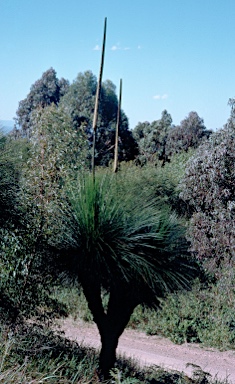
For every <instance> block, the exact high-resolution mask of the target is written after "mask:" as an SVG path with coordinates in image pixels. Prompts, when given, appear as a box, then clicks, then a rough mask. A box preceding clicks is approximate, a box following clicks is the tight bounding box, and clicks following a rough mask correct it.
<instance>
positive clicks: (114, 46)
mask: <svg viewBox="0 0 235 384" xmlns="http://www.w3.org/2000/svg"><path fill="white" fill-rule="evenodd" d="M118 49H120V48H119V47H118V46H117V45H113V46H112V48H111V50H112V51H117V50H118Z"/></svg>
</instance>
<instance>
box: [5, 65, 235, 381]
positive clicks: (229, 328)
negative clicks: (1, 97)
mask: <svg viewBox="0 0 235 384" xmlns="http://www.w3.org/2000/svg"><path fill="white" fill-rule="evenodd" d="M96 88H97V80H96V77H95V76H94V75H93V74H92V73H91V72H89V71H87V72H85V73H84V74H79V75H78V77H77V79H76V80H75V81H74V83H73V84H71V85H70V84H69V82H68V81H66V80H65V79H61V80H59V79H57V77H56V72H55V71H54V70H53V69H52V68H51V69H49V70H48V71H47V72H45V73H44V74H43V76H42V78H41V79H40V80H38V81H37V82H36V83H35V84H34V85H33V86H32V87H31V90H30V92H29V94H28V96H27V97H26V98H25V99H24V100H22V101H21V102H20V104H19V108H18V110H17V112H16V115H17V125H16V127H15V129H14V130H13V131H12V132H11V133H10V134H9V135H4V134H3V133H1V134H0V212H1V216H0V339H1V343H0V345H1V346H0V382H2V383H41V382H47V383H95V382H98V380H103V381H104V380H106V381H107V380H109V382H111V383H125V384H127V383H129V384H132V383H152V384H153V383H159V384H160V383H172V384H176V383H178V384H179V383H181V384H183V383H192V384H205V383H208V384H209V383H213V384H219V381H218V380H217V381H216V380H214V381H212V380H211V379H210V377H207V376H206V374H205V373H203V372H201V371H200V370H197V371H195V375H194V377H193V378H192V379H189V378H187V377H185V376H184V375H183V374H180V373H167V372H164V371H163V370H161V369H159V368H157V367H155V368H152V369H148V370H146V371H143V370H140V368H139V367H138V366H137V365H136V364H135V363H133V362H131V361H128V360H125V359H123V360H122V361H120V360H118V359H116V347H117V343H118V339H119V337H120V335H121V334H122V332H123V330H124V329H125V327H126V326H128V327H133V328H137V329H141V330H144V331H145V332H147V333H148V334H150V335H153V334H154V335H155V334H157V335H162V336H165V337H168V338H170V339H171V340H172V341H174V342H175V343H183V342H190V343H194V342H196V343H201V344H202V345H206V346H210V347H216V348H218V349H221V350H225V349H235V320H234V319H235V309H234V308H235V233H234V220H235V187H234V186H235V167H234V165H235V112H234V111H235V108H234V105H235V102H234V100H233V99H231V100H230V101H229V103H230V106H231V116H230V118H229V120H228V122H227V123H226V124H225V126H224V127H223V128H222V129H221V130H219V131H217V132H216V133H213V132H211V131H208V130H207V129H206V127H205V126H204V122H203V119H202V118H200V117H199V116H198V114H197V113H196V112H190V113H189V115H188V116H187V117H186V118H185V119H184V120H182V122H181V124H180V125H179V126H174V125H173V123H172V119H171V116H170V114H169V113H168V112H167V111H163V113H162V117H161V118H160V119H159V120H156V121H154V122H152V123H149V122H144V123H139V124H138V125H137V127H135V129H134V130H133V131H131V130H130V129H129V127H128V119H127V117H126V115H125V113H124V111H121V113H120V127H119V147H118V160H119V162H118V163H119V164H118V171H117V172H116V173H113V171H112V165H113V160H114V151H115V129H116V117H117V112H118V99H117V96H116V90H115V86H114V84H113V83H112V82H111V81H106V82H104V83H103V84H102V86H101V93H100V107H99V115H98V119H97V132H96V147H95V151H94V152H92V145H93V144H92V136H93V135H92V134H93V132H92V129H93V126H92V117H93V111H94V104H95V95H96ZM92 156H94V158H93V160H94V165H95V172H93V174H92V172H91V171H93V170H91V166H90V164H91V163H92ZM69 315H70V316H73V317H74V318H82V319H83V320H85V321H94V322H95V323H96V324H97V326H98V330H99V332H100V335H101V341H102V349H101V353H100V355H99V356H98V355H97V354H96V352H95V351H94V350H92V349H86V348H84V347H83V346H79V345H77V344H76V343H75V342H71V341H68V340H66V339H65V338H64V337H63V335H62V334H55V333H54V332H53V331H52V324H53V321H54V319H55V318H56V317H57V318H58V317H59V318H60V317H64V316H69Z"/></svg>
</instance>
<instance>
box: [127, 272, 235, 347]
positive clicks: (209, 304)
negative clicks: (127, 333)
mask: <svg viewBox="0 0 235 384" xmlns="http://www.w3.org/2000/svg"><path fill="white" fill-rule="evenodd" d="M234 281H235V279H234V271H231V270H229V269H228V270H224V272H223V276H222V277H221V279H220V280H219V281H218V282H217V283H216V284H214V285H213V284H211V285H210V286H209V287H203V286H202V285H201V284H200V283H198V282H197V283H195V286H194V287H193V289H192V291H190V292H181V293H175V294H169V295H168V296H167V298H166V299H165V300H162V302H161V309H160V310H158V311H154V310H150V309H145V308H143V307H139V308H137V309H136V310H135V312H134V314H133V315H132V318H131V321H130V323H129V325H130V326H132V327H133V326H134V327H138V328H141V329H144V330H145V331H146V332H147V333H149V334H151V335H154V334H158V335H161V336H165V337H168V338H169V339H170V340H172V341H173V342H175V343H184V342H197V343H202V344H203V345H206V346H209V347H216V348H219V349H221V350H225V349H235V321H234V319H235V288H234Z"/></svg>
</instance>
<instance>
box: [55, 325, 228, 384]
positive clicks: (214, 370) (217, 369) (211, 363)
mask: <svg viewBox="0 0 235 384" xmlns="http://www.w3.org/2000/svg"><path fill="white" fill-rule="evenodd" d="M61 326H62V330H63V331H64V332H65V336H66V337H68V338H69V339H71V340H76V341H77V342H79V343H80V344H83V345H87V346H92V347H95V348H98V349H99V348H100V337H99V333H98V331H97V328H96V326H95V325H94V324H87V323H83V322H81V321H79V320H77V321H73V320H72V319H70V318H69V319H65V320H63V321H62V322H61ZM118 354H121V355H125V356H127V357H132V358H134V359H135V360H137V361H138V362H139V364H140V365H142V366H144V365H157V366H161V367H163V368H165V369H168V370H170V369H171V370H177V371H183V372H185V373H186V374H188V375H189V376H191V375H192V372H193V367H192V366H191V365H189V366H188V367H187V364H194V365H198V366H200V367H201V369H202V370H203V371H206V372H209V373H210V374H211V375H212V377H215V376H216V377H217V378H220V379H225V378H228V380H229V382H230V383H232V384H235V351H226V352H219V351H218V350H215V349H212V348H210V349H209V348H207V349H206V348H201V347H199V345H196V344H183V345H175V344H173V343H172V342H171V341H169V340H168V339H165V338H162V337H159V336H147V335H146V334H145V333H143V332H139V331H134V330H129V329H127V330H125V331H124V333H123V335H122V336H121V337H120V340H119V345H118Z"/></svg>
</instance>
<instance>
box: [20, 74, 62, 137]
mask: <svg viewBox="0 0 235 384" xmlns="http://www.w3.org/2000/svg"><path fill="white" fill-rule="evenodd" d="M68 87H69V82H68V81H67V80H65V79H64V78H61V79H60V80H59V79H58V78H57V77H56V71H55V70H54V69H53V68H50V69H48V70H47V71H46V72H44V73H43V74H42V77H41V78H40V79H39V80H37V81H36V82H35V83H34V84H33V85H32V86H31V88H30V92H29V94H28V95H27V97H26V98H25V99H23V100H21V101H20V102H19V107H18V109H17V111H16V115H17V118H16V122H17V124H18V126H19V129H20V130H21V133H22V135H23V136H26V137H29V136H30V133H31V124H32V121H31V116H32V113H33V111H34V110H35V109H36V108H38V107H42V108H44V107H46V106H48V105H50V104H52V103H54V104H56V105H57V104H58V102H59V100H60V98H61V97H62V96H63V95H64V94H65V93H66V92H67V90H68Z"/></svg>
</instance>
